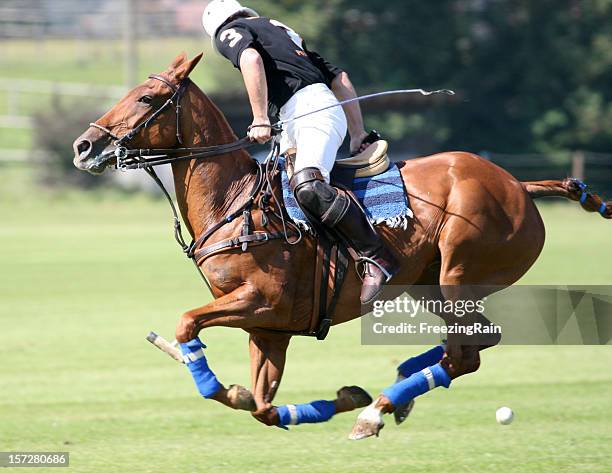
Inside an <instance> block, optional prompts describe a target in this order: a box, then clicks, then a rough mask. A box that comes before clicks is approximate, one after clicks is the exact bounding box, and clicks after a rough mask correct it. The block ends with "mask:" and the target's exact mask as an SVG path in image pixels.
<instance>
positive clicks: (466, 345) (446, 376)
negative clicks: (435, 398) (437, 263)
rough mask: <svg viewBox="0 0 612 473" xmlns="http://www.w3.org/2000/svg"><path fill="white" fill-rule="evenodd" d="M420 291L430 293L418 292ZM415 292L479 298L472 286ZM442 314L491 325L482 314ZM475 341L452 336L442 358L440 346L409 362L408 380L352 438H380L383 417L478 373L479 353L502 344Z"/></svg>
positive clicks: (385, 396) (388, 393)
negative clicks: (419, 397)
mask: <svg viewBox="0 0 612 473" xmlns="http://www.w3.org/2000/svg"><path fill="white" fill-rule="evenodd" d="M419 290H420V291H427V292H426V293H423V292H418V291H419ZM415 291H417V292H418V293H419V294H420V295H421V296H423V294H427V296H426V299H427V300H432V301H453V302H457V301H473V300H474V299H475V298H477V295H476V294H474V291H473V288H471V287H469V286H451V287H433V286H428V287H422V288H416V289H415V288H412V289H411V292H412V295H413V296H414V295H415ZM480 297H484V296H480ZM463 305H464V304H462V307H463ZM455 312H457V311H455ZM438 315H439V316H440V317H442V318H443V319H444V320H445V322H446V323H447V325H453V324H455V323H457V321H461V324H467V325H471V324H473V323H474V322H479V323H481V324H482V325H483V326H485V325H488V323H489V322H488V320H487V319H486V318H485V317H484V315H482V314H480V313H474V314H471V315H470V314H464V313H461V314H460V317H459V316H458V315H455V314H446V313H444V312H440V313H438ZM473 340H474V341H470V340H467V341H466V340H465V339H461V340H460V342H459V343H457V342H455V340H454V337H452V336H449V340H448V342H447V344H446V345H445V346H444V348H445V353H443V354H442V355H440V351H441V350H440V347H436V348H434V349H432V350H430V351H429V352H427V353H424V354H423V355H421V357H417V359H415V362H414V363H408V364H409V365H410V366H409V367H408V368H410V369H409V370H408V372H407V373H406V374H410V375H409V376H407V377H406V379H404V380H401V381H399V382H397V383H395V384H393V385H391V386H389V387H387V388H386V389H385V390H384V391H383V393H382V394H380V395H379V396H378V398H377V399H376V401H374V402H373V403H372V404H371V405H370V406H368V407H367V408H366V409H365V410H364V411H362V412H361V413H360V414H359V417H358V418H357V422H356V423H355V425H354V427H353V430H352V432H351V434H350V435H349V438H350V439H353V440H360V439H363V438H367V437H370V436H373V435H378V433H379V431H380V429H381V428H382V427H383V426H384V421H383V414H388V413H392V412H393V413H394V412H395V410H396V409H398V408H403V406H406V405H409V404H410V403H411V402H413V400H414V398H415V397H417V396H420V395H423V394H425V393H427V392H429V391H431V390H432V389H435V388H437V387H440V386H443V387H445V388H448V387H450V384H451V381H452V380H454V379H456V378H458V377H460V376H463V375H465V374H468V373H472V372H474V371H476V370H477V369H478V368H479V366H480V356H479V351H480V350H481V349H484V348H486V347H488V346H492V345H495V344H496V343H498V342H499V337H496V336H494V337H487V340H486V342H485V341H483V340H481V339H479V338H475V339H473ZM410 361H412V360H409V362H410ZM417 362H418V363H419V366H418V368H420V369H418V370H417V369H415V366H414V365H415V364H416V363H417ZM428 363H430V364H429V365H428V366H422V365H423V364H424V365H427V364H428ZM409 372H412V373H409Z"/></svg>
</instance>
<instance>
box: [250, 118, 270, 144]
mask: <svg viewBox="0 0 612 473" xmlns="http://www.w3.org/2000/svg"><path fill="white" fill-rule="evenodd" d="M256 125H259V126H256ZM249 138H250V139H251V141H257V142H258V143H259V144H260V145H263V144H264V143H267V142H268V141H270V139H272V127H271V126H270V119H268V118H267V117H266V118H261V119H257V118H256V119H254V120H253V124H252V125H251V128H250V129H249Z"/></svg>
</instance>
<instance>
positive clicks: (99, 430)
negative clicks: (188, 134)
mask: <svg viewBox="0 0 612 473" xmlns="http://www.w3.org/2000/svg"><path fill="white" fill-rule="evenodd" d="M0 172H4V169H3V170H0ZM8 177H9V179H8V181H10V180H11V179H10V175H9V176H8ZM17 190H18V186H17V185H16V184H13V187H11V184H10V183H9V185H8V187H7V186H5V187H4V188H3V189H2V191H0V196H1V197H2V199H0V215H2V223H1V225H0V265H1V266H0V268H1V270H0V333H1V340H2V343H1V344H0V356H1V362H0V451H9V450H41V451H42V450H44V451H50V450H60V451H69V452H70V453H71V466H72V470H73V471H78V472H105V473H110V472H167V473H173V472H181V473H185V472H196V471H197V472H200V471H202V472H241V473H248V472H277V471H278V472H281V471H282V472H290V471H308V472H332V471H333V472H351V473H353V472H360V471H372V472H374V471H375V472H393V473H398V472H411V473H418V472H439V471H453V472H479V473H480V472H482V473H485V472H486V473H490V472H496V473H505V472H508V473H510V472H512V473H516V472H529V473H532V472H568V473H570V472H571V473H578V472H581V473H586V472H601V473H605V472H609V471H610V465H612V451H611V449H610V444H611V442H612V429H611V428H610V425H611V424H610V419H611V418H612V396H611V395H610V393H611V392H612V370H611V369H610V365H611V364H612V348H611V347H609V346H607V347H499V348H496V349H493V350H491V351H490V353H486V354H484V356H483V366H482V368H481V370H480V372H479V373H477V374H475V375H473V376H471V377H468V378H465V379H462V380H459V381H458V382H456V383H455V384H454V385H453V386H452V387H451V389H450V390H448V391H442V390H437V391H435V392H433V393H431V394H429V395H428V396H426V397H424V398H421V399H420V400H419V401H418V402H417V407H416V409H415V411H414V414H413V416H412V417H411V418H410V419H409V421H407V422H406V423H405V424H404V425H402V426H401V427H400V428H397V427H395V425H393V424H392V421H391V420H390V419H389V420H388V424H387V427H386V428H385V429H384V430H383V431H382V433H381V437H380V438H379V439H368V440H365V441H362V442H350V441H348V440H347V439H346V437H347V434H348V432H349V431H350V429H351V427H352V424H353V421H354V418H355V416H356V413H355V414H345V415H344V416H339V417H338V418H335V419H333V420H332V421H331V422H329V423H327V424H324V425H317V426H300V427H297V428H294V429H292V430H291V431H290V432H284V431H281V430H279V429H273V428H265V427H263V426H261V425H260V424H258V423H257V422H256V421H254V420H252V419H251V418H250V416H249V414H247V413H244V412H234V411H230V410H227V409H226V408H223V407H221V406H219V405H217V404H216V403H214V402H211V401H205V400H203V399H201V398H199V397H198V396H197V394H196V391H195V388H194V386H193V383H192V380H191V378H190V376H189V374H188V373H187V371H186V369H185V368H183V367H180V366H178V365H177V364H176V363H175V362H173V361H171V360H170V359H169V358H167V357H165V356H164V355H163V354H161V353H160V352H158V351H156V350H154V349H153V348H151V347H150V346H149V344H148V343H147V342H146V341H145V340H144V337H145V335H146V334H147V333H148V331H149V330H150V329H156V330H157V331H159V333H161V334H164V335H167V336H171V335H172V334H173V332H174V326H175V323H176V321H177V319H178V317H179V315H180V314H181V312H182V311H183V310H186V309H189V308H192V307H195V306H198V305H201V304H203V303H204V302H206V301H207V300H208V299H209V296H208V294H207V292H206V291H205V290H204V289H203V288H202V286H201V285H200V283H199V281H198V278H197V277H196V275H195V274H194V271H193V268H192V267H191V266H190V264H189V263H188V262H187V261H185V260H184V259H183V258H182V257H181V255H180V252H179V250H178V249H177V248H176V247H175V245H174V242H173V240H172V238H171V235H170V218H169V214H168V209H167V208H166V207H165V204H164V203H163V202H161V201H155V200H150V199H148V198H145V197H139V196H125V195H120V194H115V193H108V194H92V195H83V194H73V195H68V196H54V195H50V194H48V193H46V192H44V191H38V192H37V193H36V194H37V195H30V197H28V198H25V199H22V198H16V197H15V193H14V191H17ZM11 196H12V197H11ZM542 211H543V214H544V217H545V220H546V223H547V227H548V242H547V246H546V248H545V251H544V254H543V256H542V258H541V259H540V261H539V262H538V264H537V266H536V267H535V268H534V269H533V270H532V271H531V272H530V273H529V275H528V276H527V277H526V278H525V280H524V282H529V283H570V282H573V283H583V284H586V283H601V284H605V283H608V284H609V283H610V282H611V281H612V256H611V255H610V253H609V251H608V252H606V251H605V250H606V248H607V249H609V246H610V239H611V237H612V226H611V225H610V224H609V222H605V221H603V220H602V219H600V218H597V217H596V216H593V215H589V214H585V213H582V212H581V211H580V209H579V208H578V207H577V206H570V205H567V206H565V205H563V206H546V207H543V208H542ZM202 335H203V339H204V340H205V342H206V343H207V344H208V346H209V349H208V352H207V354H208V358H209V361H210V363H211V366H212V367H213V368H214V370H215V371H216V373H217V375H218V376H219V377H220V379H221V380H222V381H223V382H225V383H228V384H229V383H235V382H239V383H242V384H246V385H248V384H249V375H248V354H247V337H246V335H245V334H244V333H242V332H240V331H232V330H228V329H213V330H210V331H209V332H207V333H204V334H202ZM417 352H419V347H365V346H361V345H360V342H359V323H352V324H348V325H346V326H342V327H337V328H334V329H333V330H332V333H331V335H330V337H329V338H328V340H327V341H326V342H324V343H318V342H315V341H313V340H305V339H296V340H294V341H293V342H292V347H291V350H290V354H289V359H288V363H287V370H286V375H285V378H284V380H283V384H282V386H281V390H280V393H279V395H278V398H277V402H278V403H286V402H294V403H295V402H305V401H310V400H313V399H317V398H332V397H333V393H334V392H335V390H336V389H338V388H339V387H341V386H343V385H345V384H359V385H361V386H363V387H365V388H366V389H368V390H370V391H371V392H372V393H377V392H378V391H379V390H380V389H382V388H383V387H385V386H386V385H387V384H388V383H389V382H390V381H391V380H392V379H393V378H394V375H395V366H396V364H397V363H398V362H400V361H402V360H403V359H405V358H406V357H408V356H409V355H411V354H414V353H417ZM501 405H509V406H511V407H512V408H513V409H514V410H515V412H516V416H517V418H516V421H515V423H514V424H513V425H511V426H508V427H501V426H499V425H497V424H496V423H495V420H494V416H495V409H496V408H497V407H499V406H501Z"/></svg>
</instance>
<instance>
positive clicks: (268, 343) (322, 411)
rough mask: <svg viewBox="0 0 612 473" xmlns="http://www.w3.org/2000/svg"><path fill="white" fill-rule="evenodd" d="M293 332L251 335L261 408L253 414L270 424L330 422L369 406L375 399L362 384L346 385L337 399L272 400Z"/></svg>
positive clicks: (251, 350)
mask: <svg viewBox="0 0 612 473" xmlns="http://www.w3.org/2000/svg"><path fill="white" fill-rule="evenodd" d="M290 338H291V337H290V336H288V335H283V334H275V333H261V334H259V333H258V334H252V335H251V338H250V353H251V373H252V378H253V393H254V394H255V403H256V404H257V410H256V411H255V412H252V415H253V417H255V419H257V420H258V421H260V422H262V423H263V424H265V425H268V426H278V427H282V428H286V426H288V425H297V424H314V423H319V422H327V421H328V420H329V419H331V418H332V417H333V416H334V415H336V414H341V413H343V412H349V411H352V410H354V409H358V408H360V407H365V406H367V405H368V404H370V403H371V402H372V398H371V397H370V395H369V394H368V393H367V392H365V391H364V390H363V389H361V388H360V387H358V386H348V387H347V386H345V387H343V388H342V389H340V390H339V391H338V392H337V393H336V399H333V400H329V401H327V400H319V401H313V402H309V403H307V404H288V405H284V406H274V405H272V401H273V400H274V397H275V395H276V391H277V390H278V387H279V385H280V382H281V378H282V376H283V370H284V367H285V359H286V353H287V347H288V346H289V340H290Z"/></svg>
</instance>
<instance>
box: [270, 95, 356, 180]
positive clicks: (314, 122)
mask: <svg viewBox="0 0 612 473" xmlns="http://www.w3.org/2000/svg"><path fill="white" fill-rule="evenodd" d="M337 103H338V100H337V99H336V96H335V95H334V94H333V92H332V91H331V90H329V88H328V87H327V86H326V85H325V84H313V85H309V86H308V87H305V88H303V89H301V90H299V91H298V92H297V93H296V94H295V95H294V96H293V97H291V99H289V101H288V102H287V103H286V104H285V105H284V106H283V107H282V108H281V109H280V119H281V120H287V119H290V118H293V117H296V116H298V115H302V114H304V113H308V112H312V111H314V110H318V109H319V108H323V107H326V106H328V105H332V104H337ZM284 128H285V129H284V130H283V133H282V135H281V153H284V152H286V151H287V150H288V149H291V148H297V155H296V158H295V167H294V173H297V172H298V171H301V170H302V169H305V168H311V167H312V168H317V169H319V170H320V171H321V174H322V175H323V177H324V178H325V180H326V181H327V182H329V174H330V172H331V170H332V168H333V167H334V163H335V161H336V156H337V154H338V149H339V148H340V146H341V145H342V142H343V141H344V137H345V136H346V131H347V124H346V116H345V115H344V110H342V107H341V106H337V107H333V108H330V109H328V110H325V111H323V112H318V113H315V114H313V115H309V116H307V117H304V118H300V119H299V120H296V121H294V122H291V123H288V124H287V125H285V127H284Z"/></svg>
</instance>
